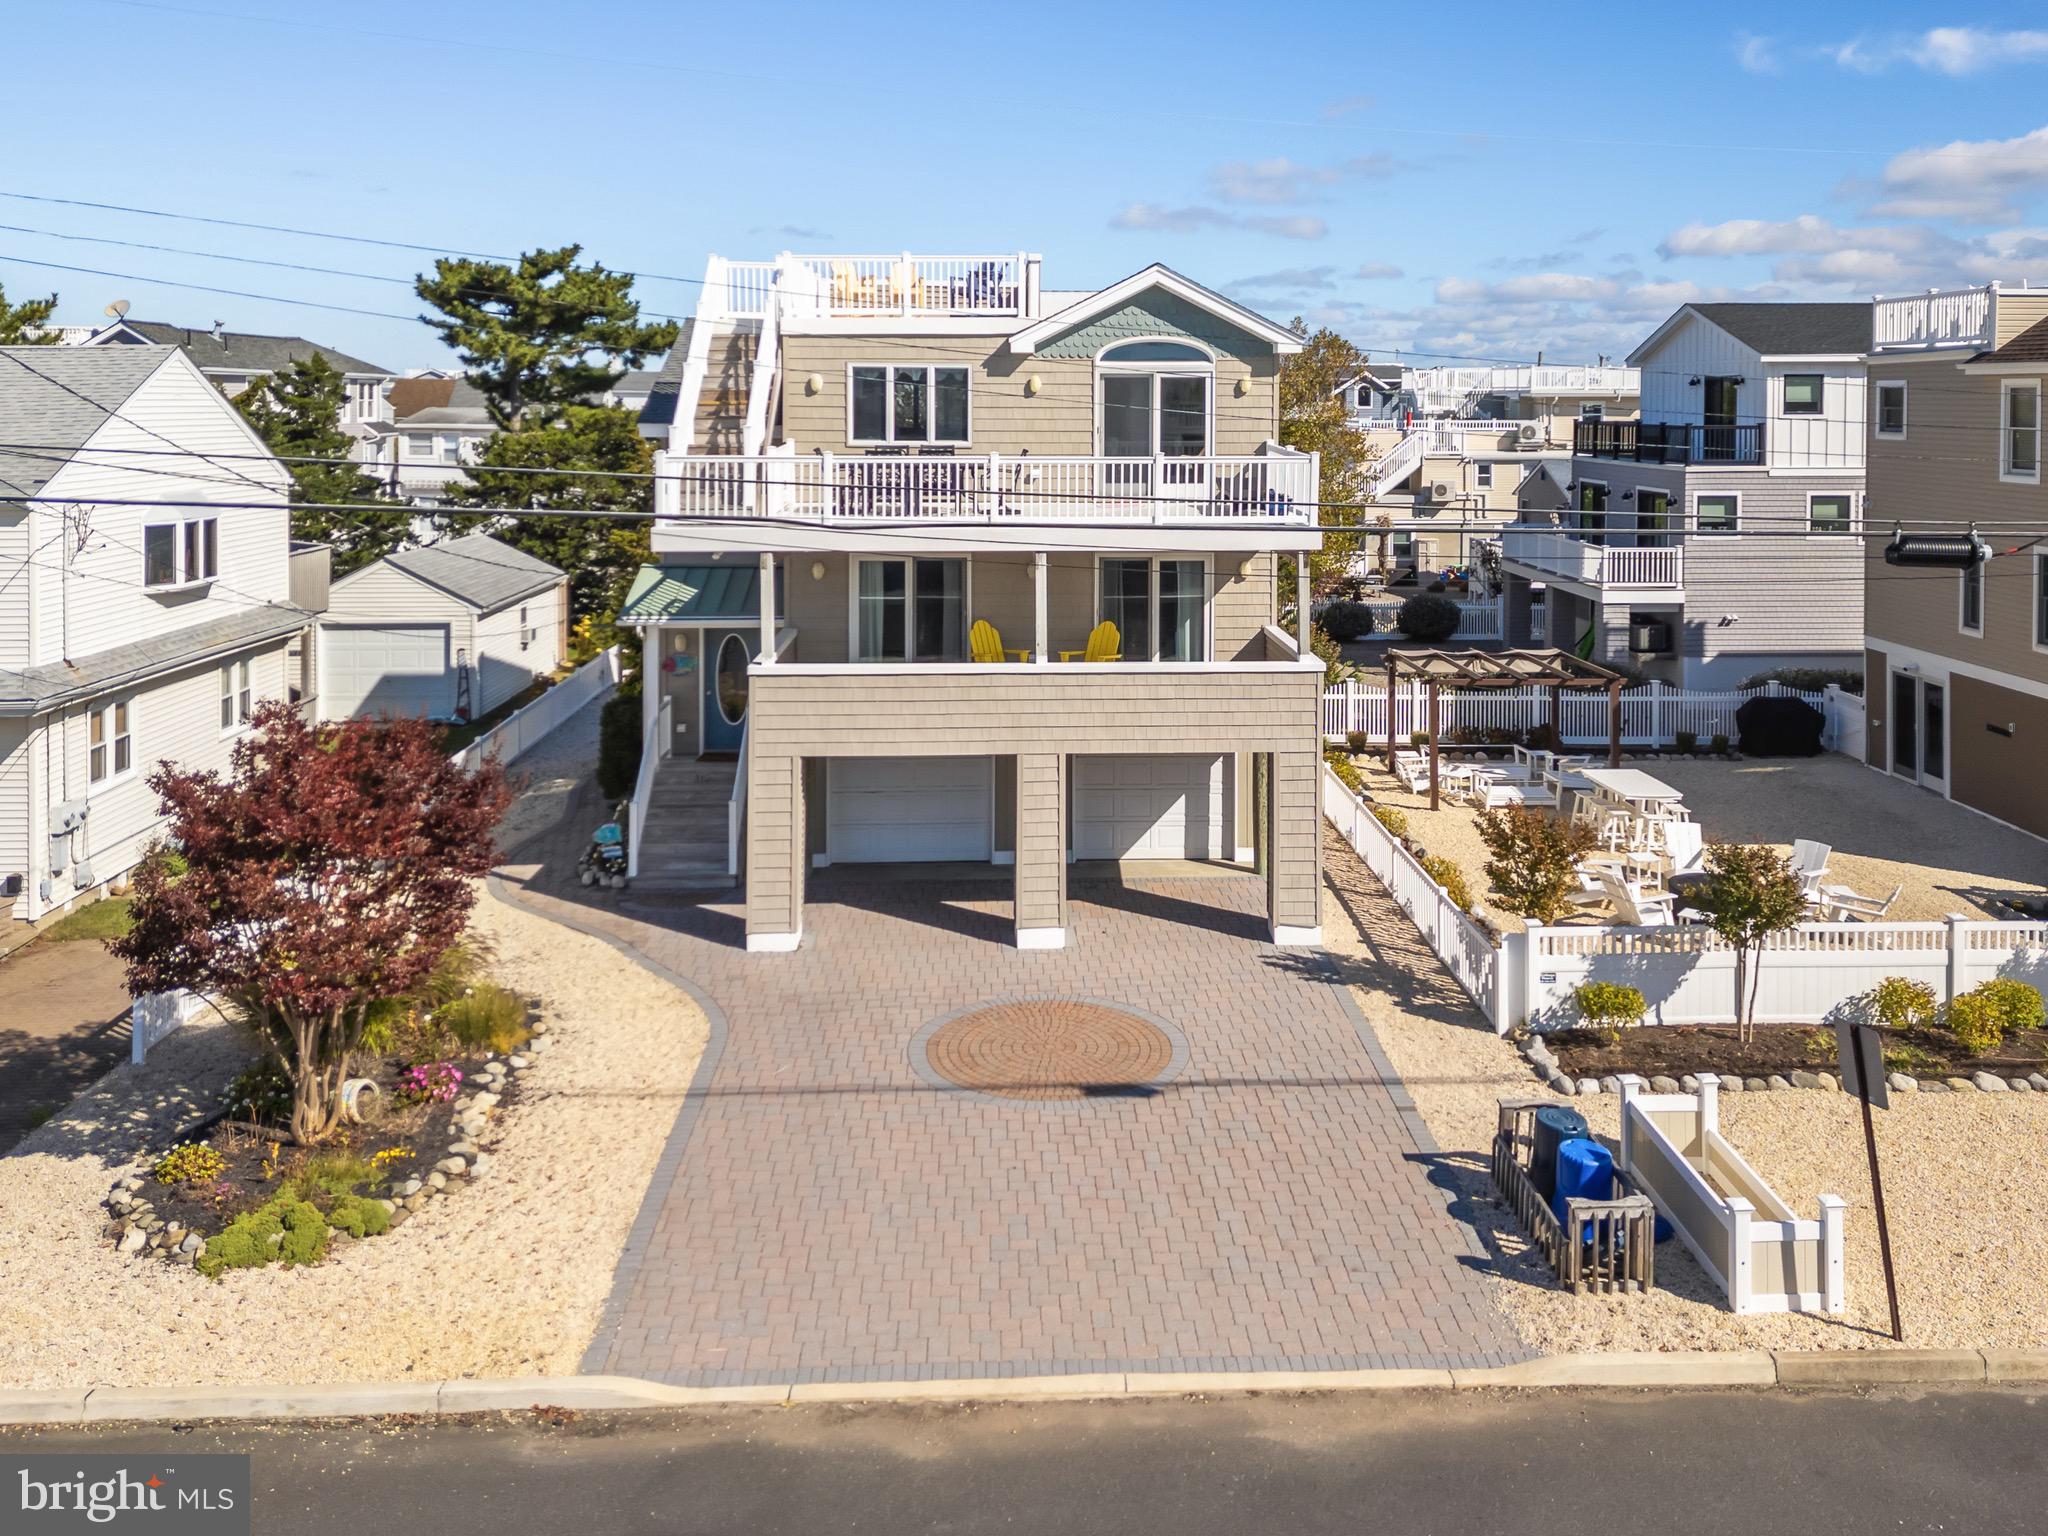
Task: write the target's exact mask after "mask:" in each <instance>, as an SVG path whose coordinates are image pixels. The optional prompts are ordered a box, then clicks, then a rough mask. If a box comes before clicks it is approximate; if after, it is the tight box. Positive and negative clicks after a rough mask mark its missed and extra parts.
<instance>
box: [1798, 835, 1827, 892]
mask: <svg viewBox="0 0 2048 1536" xmlns="http://www.w3.org/2000/svg"><path fill="white" fill-rule="evenodd" d="M1834 851H1835V850H1834V849H1833V847H1831V846H1830V845H1829V844H1827V843H1817V842H1814V841H1813V840H1812V839H1811V838H1805V837H1802V838H1800V839H1799V840H1798V841H1797V842H1795V843H1793V845H1792V873H1793V874H1795V875H1797V876H1798V877H1799V888H1800V889H1801V890H1802V891H1804V892H1805V893H1806V895H1807V897H1808V899H1812V898H1813V897H1814V896H1815V895H1817V894H1818V892H1819V890H1820V881H1821V876H1823V875H1825V874H1826V873H1827V872H1828V857H1829V855H1830V854H1832V853H1833V852H1834Z"/></svg>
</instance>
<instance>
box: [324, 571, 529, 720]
mask: <svg viewBox="0 0 2048 1536" xmlns="http://www.w3.org/2000/svg"><path fill="white" fill-rule="evenodd" d="M568 588H569V579H568V577H567V576H565V575H564V574H563V573H562V572H561V571H560V570H559V569H558V568H556V567H555V566H552V565H549V564H548V563H547V562H546V561H545V560H537V559H535V558H534V557H533V556H531V555H528V554H524V553H522V552H521V551H519V550H517V549H514V548H513V547H512V546H511V545H509V544H504V543H501V542H499V541H498V540H497V539H494V538H492V537H490V536H489V535H488V534H481V533H479V534H471V535H470V536H469V537H467V538H461V539H450V540H448V541H447V542H446V543H441V544H428V545H424V546H422V547H421V548H419V549H408V550H404V551H401V552H400V553H398V554H395V555H389V556H386V557H385V558H384V559H382V560H378V561H375V562H373V563H371V564H369V565H366V566H364V567H363V568H362V569H361V570H359V571H355V572H352V573H351V574H349V575H347V576H344V577H342V578H341V580H339V581H337V582H335V583H334V586H333V589H332V591H331V593H330V595H329V598H328V609H327V614H326V617H325V618H324V619H323V620H322V622H321V625H320V646H319V653H320V674H321V678H320V686H319V690H318V691H319V695H320V709H321V716H322V718H323V719H328V720H345V719H348V718H349V717H351V716H355V715H378V714H387V713H388V714H394V715H397V714H411V715H425V716H426V717H427V718H429V719H432V720H453V719H465V720H473V719H475V718H477V717H478V716H480V715H484V714H488V713H489V712H490V711H491V710H493V709H495V708H497V707H498V706H499V705H500V704H502V703H504V702H505V700H507V699H509V698H511V697H512V696H513V695H515V694H517V693H518V692H519V691H520V690H521V689H523V688H526V687H527V686H528V685H530V684H531V683H532V682H533V681H534V679H536V678H539V677H544V676H546V675H547V674H548V673H550V672H553V671H554V670H555V669H556V668H558V667H559V666H560V665H561V664H562V658H563V657H564V656H565V655H566V654H567V653H568V633H567V631H568V615H569V595H568Z"/></svg>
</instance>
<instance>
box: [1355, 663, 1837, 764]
mask: <svg viewBox="0 0 2048 1536" xmlns="http://www.w3.org/2000/svg"><path fill="white" fill-rule="evenodd" d="M1831 697H1846V696H1845V695H1837V694H1834V693H1833V692H1832V690H1831V691H1830V692H1823V693H1802V692H1800V691H1799V690H1797V689H1793V688H1787V687H1784V686H1783V685H1782V684H1779V683H1766V684H1765V685H1764V686H1763V687H1761V688H1752V689H1747V690H1731V691H1729V692H1725V693H1702V692H1697V691H1692V690H1687V689H1680V688H1672V687H1670V686H1668V685H1667V684H1664V683H1648V684H1645V685H1644V686H1642V687H1639V688H1626V689H1623V690H1622V695H1621V739H1622V741H1623V742H1625V743H1627V744H1628V745H1630V746H1639V747H1669V746H1674V745H1676V743H1677V738H1678V733H1679V732H1680V731H1690V732H1692V734H1693V735H1694V736H1695V737H1697V738H1698V740H1699V744H1700V745H1701V746H1702V747H1705V746H1707V745H1708V744H1709V743H1710V742H1712V741H1713V739H1714V737H1716V736H1726V737H1728V739H1729V740H1731V741H1733V740H1734V739H1735V738H1736V737H1737V736H1738V735H1739V734H1740V732H1739V730H1738V728H1737V726H1736V724H1735V712H1736V711H1737V710H1738V709H1740V708H1742V706H1743V705H1744V704H1746V703H1748V702H1749V701H1750V700H1751V699H1756V698H1795V699H1804V700H1805V701H1806V702H1807V703H1809V704H1811V705H1812V706H1813V707H1814V708H1815V709H1818V710H1820V711H1821V712H1822V714H1823V715H1824V716H1828V717H1829V718H1830V720H1833V718H1834V716H1833V715H1830V704H1829V700H1830V698H1831ZM1856 703H1857V706H1858V708H1857V715H1858V718H1859V720H1860V717H1861V703H1862V701H1861V700H1857V701H1856ZM1439 708H1440V710H1441V715H1440V719H1441V721H1442V729H1443V732H1444V734H1445V736H1447V737H1448V736H1449V735H1450V733H1451V732H1453V731H1529V730H1536V729H1539V728H1540V727H1543V726H1546V725H1548V724H1549V723H1550V690H1549V689H1547V688H1446V689H1444V690H1443V694H1442V698H1441V700H1440V704H1439ZM1838 712H1839V711H1838ZM1558 714H1559V721H1560V724H1561V726H1562V729H1563V735H1564V740H1565V743H1566V745H1576V746H1587V745H1598V746H1605V745H1606V744H1607V729H1608V727H1607V695H1606V694H1605V693H1604V692H1594V691H1584V692H1576V693H1575V692H1571V691H1567V692H1566V693H1565V694H1564V697H1563V698H1562V700H1560V706H1559V711H1558ZM1428 729H1429V690H1428V689H1427V688H1425V687H1423V686H1422V685H1421V684H1419V683H1411V684H1403V685H1402V686H1401V687H1399V688H1397V689H1396V690H1395V696H1394V735H1395V738H1396V739H1397V740H1399V741H1402V742H1406V741H1407V740H1408V738H1409V737H1410V736H1411V735H1412V734H1413V733H1415V732H1417V731H1426V730H1428ZM1354 731H1362V732H1364V733H1365V735H1366V737H1367V739H1369V740H1371V741H1374V742H1384V741H1385V740H1386V739H1387V685H1386V683H1385V682H1384V681H1380V682H1371V681H1361V680H1359V679H1356V678H1353V679H1350V680H1348V681H1345V682H1341V683H1336V684H1333V685H1331V686H1330V687H1328V688H1326V689H1324V690H1323V735H1324V736H1325V737H1326V738H1327V739H1329V740H1331V741H1342V740H1343V739H1344V738H1345V736H1346V735H1348V734H1350V733H1352V732H1354ZM1859 739H1860V734H1859Z"/></svg>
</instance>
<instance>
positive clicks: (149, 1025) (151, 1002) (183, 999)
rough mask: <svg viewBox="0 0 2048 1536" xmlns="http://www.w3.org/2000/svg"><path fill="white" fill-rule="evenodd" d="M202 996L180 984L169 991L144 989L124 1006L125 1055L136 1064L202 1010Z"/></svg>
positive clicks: (138, 1064) (203, 1009) (204, 1005)
mask: <svg viewBox="0 0 2048 1536" xmlns="http://www.w3.org/2000/svg"><path fill="white" fill-rule="evenodd" d="M206 1007H207V1003H206V999H205V998H204V997H202V996H201V995H200V994H199V993H197V992H188V991H186V990H185V989H184V988H183V987H180V988H178V989H176V990H175V991H171V992H145V993H143V994H142V996H140V997H138V998H136V999H135V1001H134V1003H133V1004H132V1005H131V1006H130V1007H129V1009H128V1059H129V1060H130V1061H131V1062H133V1063H135V1064H136V1065H137V1066H140V1065H141V1064H142V1061H143V1058H144V1057H146V1056H148V1055H149V1052H150V1048H151V1047H153V1046H156V1045H160V1044H162V1043H163V1041H164V1040H165V1039H166V1038H167V1037H168V1036H170V1035H172V1034H175V1033H176V1032H177V1031H178V1030H179V1029H181V1028H183V1027H184V1026H185V1025H187V1024H190V1023H191V1022H192V1021H193V1020H194V1019H196V1018H198V1017H199V1015H200V1014H202V1013H204V1012H205V1011H206Z"/></svg>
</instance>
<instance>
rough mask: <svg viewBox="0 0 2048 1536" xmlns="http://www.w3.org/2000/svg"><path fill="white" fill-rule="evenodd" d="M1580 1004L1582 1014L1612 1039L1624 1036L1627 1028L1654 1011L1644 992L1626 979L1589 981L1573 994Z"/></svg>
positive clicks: (1632, 1027) (1573, 998) (1587, 1020)
mask: <svg viewBox="0 0 2048 1536" xmlns="http://www.w3.org/2000/svg"><path fill="white" fill-rule="evenodd" d="M1572 1000H1573V1001H1574V1002H1576V1003H1577V1004H1578V1005H1579V1017H1580V1018H1582V1019H1584V1020H1585V1021H1586V1022H1587V1023H1588V1024H1590V1025H1592V1026H1593V1028H1595V1029H1597V1030H1599V1031H1600V1032H1601V1033H1602V1034H1604V1035H1606V1036H1607V1037H1608V1039H1610V1040H1618V1039H1620V1038H1621V1032H1622V1031H1623V1030H1624V1029H1634V1028H1635V1027H1636V1026H1637V1025H1638V1024H1640V1023H1642V1022H1643V1015H1644V1014H1646V1013H1648V1012H1649V1011H1650V1007H1649V1004H1648V1003H1646V1002H1644V1001H1643V994H1642V993H1641V992H1640V991H1638V990H1637V989H1636V988H1634V987H1631V986H1629V985H1628V984H1626V983H1625V982H1619V981H1588V982H1585V983H1583V984H1582V985H1581V986H1580V987H1579V989H1578V990H1577V991H1576V992H1574V993H1573V994H1572Z"/></svg>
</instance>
